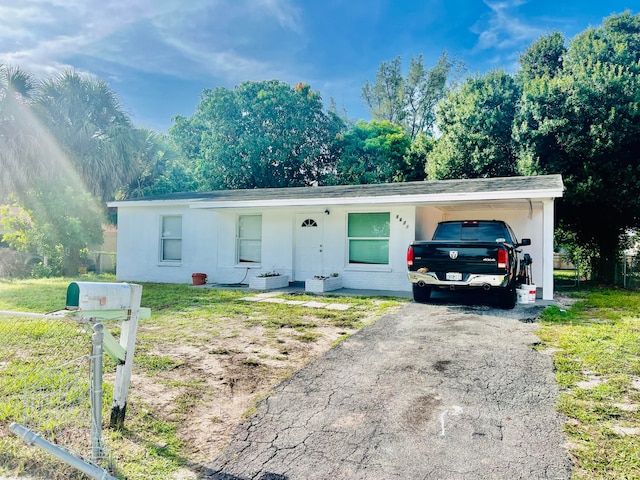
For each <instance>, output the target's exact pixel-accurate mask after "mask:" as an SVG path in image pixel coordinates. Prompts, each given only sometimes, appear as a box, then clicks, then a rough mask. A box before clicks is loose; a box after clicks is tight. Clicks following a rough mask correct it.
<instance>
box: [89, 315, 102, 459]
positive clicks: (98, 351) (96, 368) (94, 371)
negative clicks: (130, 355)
mask: <svg viewBox="0 0 640 480" xmlns="http://www.w3.org/2000/svg"><path fill="white" fill-rule="evenodd" d="M103 330H104V326H103V325H102V324H101V323H96V324H95V325H94V326H93V336H92V337H91V338H92V340H93V341H92V344H93V352H92V357H91V358H92V361H91V375H92V377H91V460H92V461H93V462H94V463H97V462H98V460H99V459H101V458H102V341H103V338H104V332H103Z"/></svg>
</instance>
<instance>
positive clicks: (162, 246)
mask: <svg viewBox="0 0 640 480" xmlns="http://www.w3.org/2000/svg"><path fill="white" fill-rule="evenodd" d="M166 218H178V219H180V234H179V235H166V236H165V234H164V226H165V223H164V222H165V219H166ZM182 227H183V217H182V215H180V214H168V215H160V235H159V237H160V238H159V239H160V244H159V249H158V262H159V263H160V264H162V265H180V264H182V254H183V251H182V240H183V235H182ZM167 240H170V241H176V240H179V241H180V258H179V259H167V258H165V241H167Z"/></svg>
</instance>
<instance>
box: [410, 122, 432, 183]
mask: <svg viewBox="0 0 640 480" xmlns="http://www.w3.org/2000/svg"><path fill="white" fill-rule="evenodd" d="M435 143H436V141H435V139H434V138H433V137H432V136H430V135H427V134H426V133H424V132H420V133H419V134H418V137H417V138H416V139H415V140H414V141H413V142H412V143H411V146H410V147H409V151H408V152H407V154H406V156H405V162H406V164H407V170H406V174H405V176H404V181H405V182H413V181H419V180H425V179H426V176H427V173H426V168H427V160H428V158H429V155H430V154H431V152H432V151H433V148H434V146H435Z"/></svg>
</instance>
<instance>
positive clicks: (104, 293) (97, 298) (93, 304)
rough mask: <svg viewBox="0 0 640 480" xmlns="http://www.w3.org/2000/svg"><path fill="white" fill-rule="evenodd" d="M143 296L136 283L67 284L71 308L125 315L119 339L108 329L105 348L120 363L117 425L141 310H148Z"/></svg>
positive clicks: (121, 416) (115, 399) (94, 313)
mask: <svg viewBox="0 0 640 480" xmlns="http://www.w3.org/2000/svg"><path fill="white" fill-rule="evenodd" d="M141 299H142V285H136V284H133V283H102V282H72V283H70V284H69V287H68V288H67V309H68V310H77V311H78V313H79V314H82V315H83V316H85V317H97V318H123V322H122V325H121V328H120V341H119V342H118V343H116V341H115V339H114V338H113V337H112V336H111V334H110V333H109V332H108V330H105V349H106V350H107V351H108V353H109V354H110V355H111V356H112V357H113V358H114V359H115V360H116V362H117V363H118V365H117V367H116V381H115V385H114V387H113V403H112V405H111V421H110V426H111V427H112V428H116V429H121V428H122V427H123V426H124V417H125V413H126V410H127V398H128V396H129V386H130V384H131V372H132V369H133V354H134V351H135V346H136V333H137V331H138V320H139V318H140V316H141V310H143V314H145V315H146V314H148V309H141V308H140V301H141ZM123 314H124V317H123Z"/></svg>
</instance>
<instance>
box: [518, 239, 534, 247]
mask: <svg viewBox="0 0 640 480" xmlns="http://www.w3.org/2000/svg"><path fill="white" fill-rule="evenodd" d="M527 245H531V239H530V238H523V239H522V240H521V241H520V243H519V244H518V246H519V247H526V246H527Z"/></svg>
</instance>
